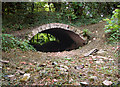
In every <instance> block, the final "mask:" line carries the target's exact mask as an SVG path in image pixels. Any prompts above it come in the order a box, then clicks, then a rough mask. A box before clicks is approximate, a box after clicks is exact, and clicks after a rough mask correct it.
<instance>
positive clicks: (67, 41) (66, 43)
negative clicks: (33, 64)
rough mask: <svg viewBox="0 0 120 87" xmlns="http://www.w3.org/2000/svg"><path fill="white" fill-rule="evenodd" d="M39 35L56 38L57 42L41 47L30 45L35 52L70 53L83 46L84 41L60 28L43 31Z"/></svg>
mask: <svg viewBox="0 0 120 87" xmlns="http://www.w3.org/2000/svg"><path fill="white" fill-rule="evenodd" d="M39 33H48V34H51V35H53V36H54V37H56V38H57V39H58V40H59V42H57V41H50V42H47V43H45V44H43V45H39V44H31V45H33V47H34V48H35V49H36V50H37V51H42V52H59V51H65V50H66V51H70V50H73V49H77V48H79V47H82V46H84V45H85V44H86V43H85V41H84V40H83V39H82V38H81V37H80V36H79V35H78V34H76V33H74V32H72V31H70V30H65V29H62V28H51V29H47V30H43V31H41V32H39Z"/></svg>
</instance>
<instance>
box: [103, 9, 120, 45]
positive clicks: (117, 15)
mask: <svg viewBox="0 0 120 87" xmlns="http://www.w3.org/2000/svg"><path fill="white" fill-rule="evenodd" d="M104 20H105V21H106V22H107V25H106V26H105V28H104V29H105V33H106V35H107V37H108V38H107V39H108V40H109V42H110V43H111V42H112V43H113V42H119V40H120V9H115V11H113V15H112V17H111V18H110V19H108V18H106V19H104Z"/></svg>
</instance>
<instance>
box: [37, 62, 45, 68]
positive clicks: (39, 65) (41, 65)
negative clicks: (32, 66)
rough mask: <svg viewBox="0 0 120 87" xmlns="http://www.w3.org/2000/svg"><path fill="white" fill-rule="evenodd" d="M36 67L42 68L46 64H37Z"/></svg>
mask: <svg viewBox="0 0 120 87" xmlns="http://www.w3.org/2000/svg"><path fill="white" fill-rule="evenodd" d="M37 66H38V67H44V66H46V64H45V63H43V64H38V65H37Z"/></svg>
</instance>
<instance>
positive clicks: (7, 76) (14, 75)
mask: <svg viewBox="0 0 120 87" xmlns="http://www.w3.org/2000/svg"><path fill="white" fill-rule="evenodd" d="M14 76H15V75H8V76H7V77H9V78H11V77H14Z"/></svg>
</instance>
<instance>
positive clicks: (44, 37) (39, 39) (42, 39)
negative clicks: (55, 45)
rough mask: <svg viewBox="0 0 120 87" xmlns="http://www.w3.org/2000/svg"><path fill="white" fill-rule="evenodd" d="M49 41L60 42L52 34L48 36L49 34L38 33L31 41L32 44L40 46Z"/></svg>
mask: <svg viewBox="0 0 120 87" xmlns="http://www.w3.org/2000/svg"><path fill="white" fill-rule="evenodd" d="M49 41H58V42H59V40H57V39H56V38H55V37H54V36H53V35H51V34H47V33H38V34H36V35H35V36H34V37H33V38H32V39H31V41H30V42H31V43H32V44H40V45H43V44H45V43H47V42H49Z"/></svg>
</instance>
